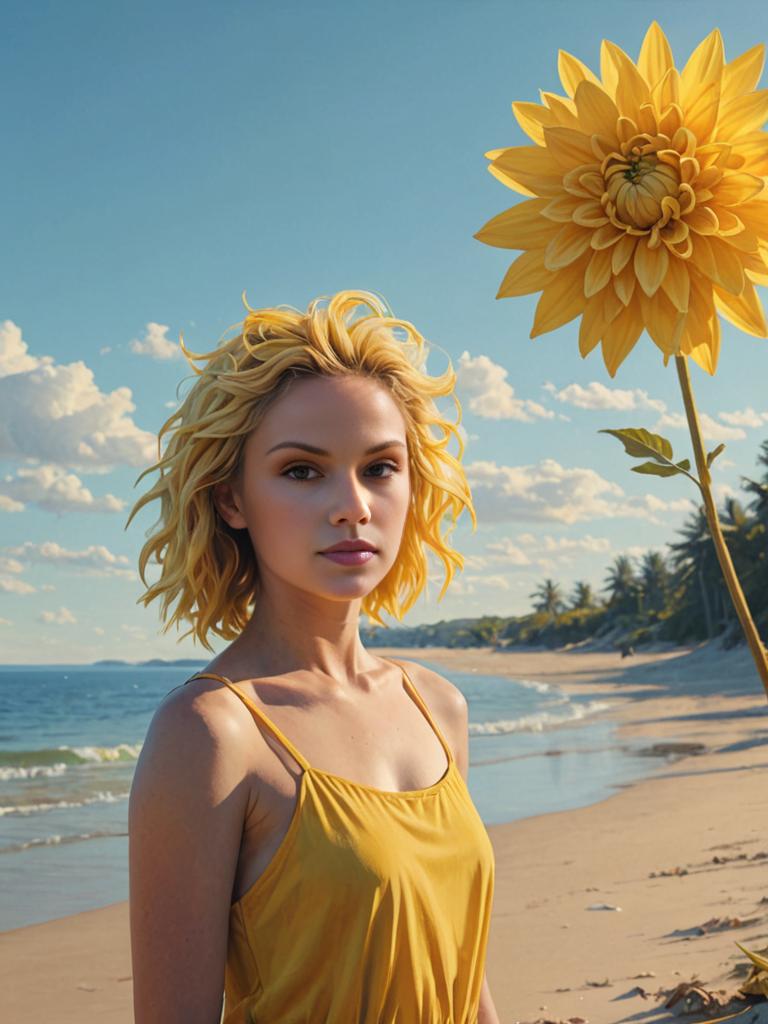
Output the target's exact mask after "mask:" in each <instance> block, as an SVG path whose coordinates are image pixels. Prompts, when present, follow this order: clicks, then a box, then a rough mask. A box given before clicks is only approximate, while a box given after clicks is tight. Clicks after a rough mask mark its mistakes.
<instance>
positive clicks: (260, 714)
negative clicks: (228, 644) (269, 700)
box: [187, 672, 310, 771]
mask: <svg viewBox="0 0 768 1024" xmlns="http://www.w3.org/2000/svg"><path fill="white" fill-rule="evenodd" d="M193 679H216V680H218V682H220V683H224V685H225V686H227V687H229V689H230V690H232V691H233V693H236V694H237V696H238V697H239V698H240V700H241V701H242V702H243V704H245V706H246V707H247V708H248V710H249V711H250V712H251V714H252V715H255V716H256V718H257V719H258V720H259V721H260V722H261V723H262V724H263V725H265V726H266V727H267V729H268V730H269V731H270V732H271V733H272V735H273V736H274V737H275V739H276V740H277V741H278V742H279V743H281V744H282V745H283V746H284V747H285V749H286V750H287V751H288V753H289V754H290V755H291V757H292V758H294V760H295V761H297V762H298V763H299V764H300V765H301V767H302V768H303V770H304V771H307V770H309V768H310V765H309V762H308V761H306V760H305V759H304V757H303V756H302V755H301V754H300V753H299V752H298V750H297V749H296V747H294V745H293V744H292V743H291V741H290V740H289V739H288V737H287V736H285V735H284V734H283V733H282V732H281V731H280V729H278V727H277V726H276V725H275V723H274V722H273V721H272V720H271V719H269V718H268V717H267V715H266V714H265V712H264V711H262V709H261V708H260V707H259V706H258V705H257V704H255V703H254V702H253V701H252V700H251V698H250V697H247V696H246V695H245V694H244V693H243V691H242V690H241V689H240V687H239V686H237V685H236V684H235V683H233V682H232V680H231V679H227V677H226V676H217V675H216V674H215V673H213V672H196V673H195V675H193V676H190V678H189V679H188V680H187V682H188V683H191V682H192V680H193Z"/></svg>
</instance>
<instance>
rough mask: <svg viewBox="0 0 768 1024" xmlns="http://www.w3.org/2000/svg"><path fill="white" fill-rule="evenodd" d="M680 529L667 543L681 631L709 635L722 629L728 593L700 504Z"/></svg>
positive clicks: (704, 513)
mask: <svg viewBox="0 0 768 1024" xmlns="http://www.w3.org/2000/svg"><path fill="white" fill-rule="evenodd" d="M679 532H680V533H681V534H682V536H683V539H682V540H681V541H678V542H677V543H674V544H670V545H669V547H670V549H671V550H672V564H673V566H674V569H675V582H676V586H677V599H678V609H677V617H678V619H679V620H680V625H681V634H682V635H683V636H687V635H690V633H691V632H693V633H696V634H698V635H702V634H704V635H705V636H706V637H707V638H708V639H711V638H712V637H713V636H715V635H716V634H717V633H718V632H720V630H721V629H722V625H723V622H722V620H723V612H722V609H723V607H724V601H725V600H728V595H727V591H726V587H725V582H724V580H723V574H722V571H721V569H720V565H719V563H718V561H717V555H716V553H715V547H714V545H713V543H712V535H711V534H710V532H709V523H708V522H707V515H706V512H705V511H704V506H703V505H700V506H699V507H698V508H697V509H696V511H695V512H693V513H691V515H690V516H689V517H688V519H687V520H686V521H685V522H684V523H683V526H682V529H681V530H680V531H679Z"/></svg>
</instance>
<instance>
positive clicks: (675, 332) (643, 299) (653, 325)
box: [638, 291, 685, 355]
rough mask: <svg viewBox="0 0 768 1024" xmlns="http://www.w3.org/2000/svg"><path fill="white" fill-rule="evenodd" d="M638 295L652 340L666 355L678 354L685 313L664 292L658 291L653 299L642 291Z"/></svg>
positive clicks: (644, 320) (646, 327)
mask: <svg viewBox="0 0 768 1024" xmlns="http://www.w3.org/2000/svg"><path fill="white" fill-rule="evenodd" d="M638 295H639V297H640V308H641V310H642V314H643V322H644V324H645V329H646V330H647V331H648V334H649V335H650V338H651V341H653V343H654V345H656V346H657V348H659V349H661V351H662V352H663V353H664V354H665V355H676V354H677V353H678V352H679V351H680V339H681V336H682V333H683V328H684V326H685V314H684V313H681V312H680V311H679V310H677V309H675V306H674V305H673V303H671V302H670V301H669V299H668V298H667V297H666V295H664V294H663V293H662V292H657V293H656V295H654V296H653V298H652V299H649V298H648V296H647V295H646V294H645V292H642V291H641V292H639V293H638Z"/></svg>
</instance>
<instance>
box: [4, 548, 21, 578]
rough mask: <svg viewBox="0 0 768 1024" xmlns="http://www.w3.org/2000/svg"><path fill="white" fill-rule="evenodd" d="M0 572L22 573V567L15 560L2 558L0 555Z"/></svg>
mask: <svg viewBox="0 0 768 1024" xmlns="http://www.w3.org/2000/svg"><path fill="white" fill-rule="evenodd" d="M6 550H7V549H6ZM0 572H2V573H7V572H24V566H23V565H22V564H21V562H19V561H18V559H16V558H4V557H3V556H2V555H0Z"/></svg>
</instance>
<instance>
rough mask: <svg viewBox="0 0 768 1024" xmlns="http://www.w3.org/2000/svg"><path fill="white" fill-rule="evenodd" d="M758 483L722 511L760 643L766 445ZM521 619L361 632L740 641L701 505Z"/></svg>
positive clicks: (461, 638)
mask: <svg viewBox="0 0 768 1024" xmlns="http://www.w3.org/2000/svg"><path fill="white" fill-rule="evenodd" d="M757 461H758V466H759V473H758V479H755V480H753V479H751V478H748V477H743V478H742V490H743V492H744V497H743V500H739V499H738V498H736V497H728V498H726V500H725V502H724V504H723V507H722V508H721V509H720V518H721V522H722V526H723V532H724V534H725V538H726V542H727V544H728V549H729V551H730V554H731V558H732V559H733V563H734V566H735V568H736V572H737V574H738V577H739V580H740V581H741V585H742V588H743V590H744V593H745V596H746V598H747V602H748V604H749V607H750V609H751V611H752V615H753V618H754V620H755V623H756V625H757V628H758V630H759V631H760V635H761V637H762V638H763V641H764V642H766V641H768V441H764V442H763V444H762V445H761V448H760V452H759V454H758V459H757ZM530 596H531V600H532V610H531V612H530V613H529V614H527V615H522V616H516V617H506V618H505V617H502V616H492V615H487V616H483V617H481V618H477V619H453V620H450V621H441V622H437V623H433V624H429V625H422V626H416V627H412V628H404V627H395V628H391V629H382V628H373V629H368V630H363V631H362V632H363V634H364V638H365V640H366V642H367V643H368V644H369V645H371V646H388V647H389V646H393V647H394V646H408V647H433V646H440V647H478V646H482V647H486V646H489V645H490V646H504V647H506V646H514V645H519V644H525V645H531V644H533V645H544V646H547V647H562V646H564V645H565V644H575V643H584V642H590V641H592V642H595V643H600V644H601V645H605V646H613V647H618V648H623V649H625V650H627V651H628V650H629V649H630V648H632V647H635V646H638V645H641V644H646V643H653V642H659V641H671V642H673V643H680V644H682V643H690V642H695V641H699V640H711V639H714V638H716V637H721V638H722V643H723V645H724V646H726V647H728V646H731V645H734V644H736V643H739V642H741V640H742V639H743V634H742V632H741V629H740V627H739V623H738V620H737V618H736V613H735V611H734V609H733V605H732V604H731V599H730V596H729V594H728V591H727V589H726V586H725V583H724V581H723V577H722V573H721V571H720V566H719V565H718V562H717V557H716V555H715V549H714V546H713V544H712V539H711V536H710V533H709V527H708V525H707V520H706V516H705V514H704V509H703V507H699V508H698V509H697V510H696V511H695V512H693V513H692V514H691V515H690V516H689V518H688V519H687V520H686V522H685V523H684V524H683V526H682V528H681V530H680V531H679V534H678V540H676V541H674V542H672V543H671V544H669V545H667V550H666V551H661V550H658V551H648V552H646V554H645V555H644V556H643V557H642V559H640V561H639V562H636V561H635V560H633V559H632V558H630V557H629V556H627V555H618V556H616V557H615V558H614V560H613V562H612V563H611V564H610V565H608V566H606V567H605V570H604V575H603V585H602V587H601V588H600V591H599V592H598V593H595V591H594V589H593V587H592V585H591V584H590V583H588V582H586V581H584V580H578V581H576V583H575V584H574V586H573V587H572V589H571V592H570V593H569V594H567V593H566V592H565V590H564V588H563V586H562V585H561V584H560V583H559V582H558V581H557V580H555V579H552V578H547V579H544V580H542V581H541V582H540V583H539V584H538V586H537V587H536V589H535V590H534V592H533V593H532V594H531V595H530Z"/></svg>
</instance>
